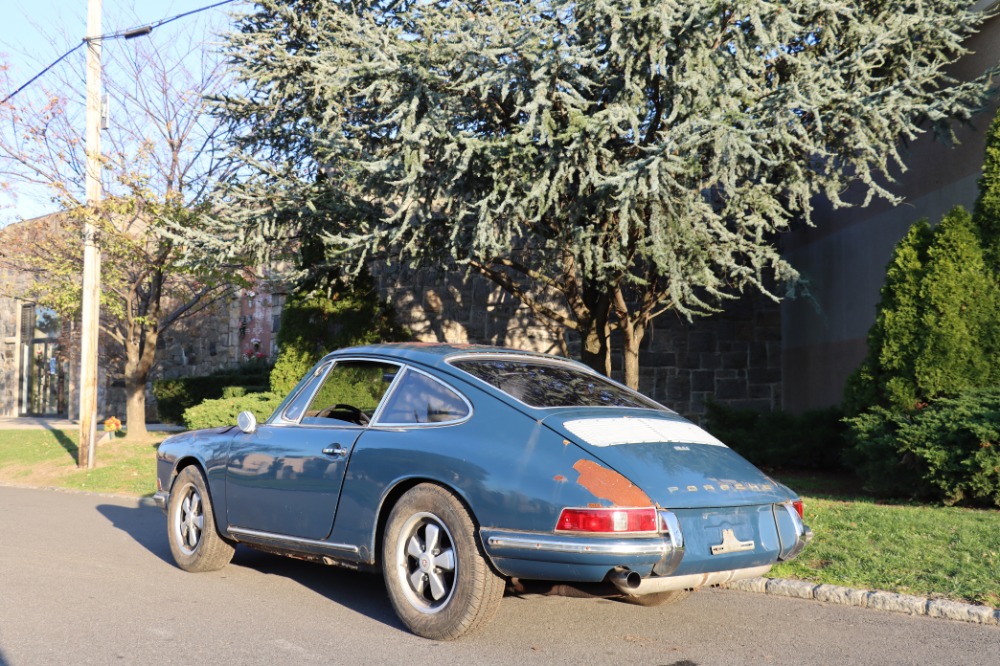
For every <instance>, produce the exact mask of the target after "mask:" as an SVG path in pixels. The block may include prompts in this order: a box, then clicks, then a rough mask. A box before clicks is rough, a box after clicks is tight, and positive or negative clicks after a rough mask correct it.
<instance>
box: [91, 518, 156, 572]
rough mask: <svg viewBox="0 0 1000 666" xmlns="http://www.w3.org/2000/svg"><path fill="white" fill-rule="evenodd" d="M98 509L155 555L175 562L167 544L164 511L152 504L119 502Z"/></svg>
mask: <svg viewBox="0 0 1000 666" xmlns="http://www.w3.org/2000/svg"><path fill="white" fill-rule="evenodd" d="M97 511H98V512H99V513H100V514H101V515H102V516H104V517H105V518H107V519H108V520H109V521H111V524H112V525H114V526H115V527H117V528H118V529H120V530H121V531H122V532H125V533H126V534H128V535H129V536H130V537H132V538H133V539H135V540H136V542H137V543H138V544H139V545H140V546H142V547H143V548H145V549H146V550H148V551H149V552H151V553H152V554H153V555H156V556H157V557H158V558H160V559H161V560H163V561H164V562H167V563H168V564H171V565H172V564H173V563H174V558H173V557H172V556H171V555H170V546H169V545H168V544H167V530H166V522H165V521H164V517H163V512H162V511H160V510H159V509H157V508H156V507H152V506H121V505H119V504H101V505H100V506H98V507H97Z"/></svg>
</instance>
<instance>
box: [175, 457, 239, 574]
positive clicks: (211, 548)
mask: <svg viewBox="0 0 1000 666" xmlns="http://www.w3.org/2000/svg"><path fill="white" fill-rule="evenodd" d="M167 541H169V543H170V553H171V554H172V555H173V556H174V561H175V562H177V566H179V567H180V568H181V569H184V570H185V571H193V572H201V571H216V570H218V569H221V568H222V567H224V566H226V565H227V564H229V562H230V560H232V559H233V552H234V551H235V550H236V549H235V547H234V545H233V544H232V543H231V542H230V541H228V540H226V539H224V538H222V536H221V535H220V534H219V533H218V531H217V530H216V527H215V512H214V511H213V510H212V500H211V498H210V497H209V494H208V488H207V487H206V484H205V477H204V476H202V474H201V470H199V469H198V468H197V467H195V466H193V465H192V466H190V467H185V468H184V469H183V470H181V473H180V474H178V475H177V479H176V480H175V481H174V485H173V487H172V488H171V490H170V501H169V503H168V504H167Z"/></svg>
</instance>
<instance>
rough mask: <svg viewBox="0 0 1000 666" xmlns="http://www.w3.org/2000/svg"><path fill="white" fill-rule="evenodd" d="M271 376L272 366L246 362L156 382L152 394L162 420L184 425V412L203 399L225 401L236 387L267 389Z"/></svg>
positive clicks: (251, 390)
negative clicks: (194, 375)
mask: <svg viewBox="0 0 1000 666" xmlns="http://www.w3.org/2000/svg"><path fill="white" fill-rule="evenodd" d="M270 373H271V367H270V366H269V365H266V364H263V363H247V364H244V365H242V366H240V367H238V368H233V369H229V370H220V371H218V372H214V373H212V374H210V375H204V376H199V377H178V378H176V379H160V380H157V381H155V382H153V395H155V396H156V407H157V413H158V415H159V418H160V421H162V422H164V423H183V422H184V410H186V409H188V408H189V407H193V406H195V405H197V404H198V403H200V402H202V401H204V400H209V399H216V398H222V397H224V396H225V395H226V391H227V390H230V389H233V388H234V387H240V388H242V389H243V390H244V392H245V393H251V392H254V391H261V390H264V388H265V387H266V386H267V385H268V378H269V376H270Z"/></svg>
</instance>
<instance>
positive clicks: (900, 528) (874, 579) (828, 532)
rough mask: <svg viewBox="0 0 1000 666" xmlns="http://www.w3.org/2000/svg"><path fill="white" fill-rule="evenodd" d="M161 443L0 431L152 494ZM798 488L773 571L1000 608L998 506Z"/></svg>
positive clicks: (65, 476)
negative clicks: (785, 543) (799, 535)
mask: <svg viewBox="0 0 1000 666" xmlns="http://www.w3.org/2000/svg"><path fill="white" fill-rule="evenodd" d="M162 439H163V436H159V437H157V438H156V441H152V440H150V441H145V442H135V443H133V442H130V441H129V440H128V439H117V440H115V441H113V442H110V443H106V444H102V445H100V446H99V447H98V449H97V455H96V460H97V468H96V469H94V470H91V471H86V470H79V469H77V468H76V450H77V445H76V442H77V435H76V433H75V432H71V431H66V432H63V431H45V430H3V431H0V482H6V483H16V484H23V485H33V486H45V487H59V488H72V489H78V490H88V491H92V492H104V493H116V494H127V495H136V496H147V495H151V494H152V493H153V491H154V490H155V488H156V476H155V474H156V466H155V455H154V452H155V450H156V444H157V443H158V442H159V441H160V440H162ZM776 476H777V477H778V478H779V479H780V480H782V481H784V482H785V483H787V484H788V485H790V486H791V487H792V488H795V489H796V490H797V491H799V492H801V493H802V495H803V498H804V499H805V502H806V523H807V524H808V525H809V526H810V527H812V529H813V532H814V533H815V535H816V536H815V538H814V539H813V541H812V543H810V544H809V546H808V547H807V549H806V550H805V552H804V553H803V554H802V555H800V556H799V558H798V559H796V560H794V561H792V562H789V563H787V564H781V565H779V566H777V567H775V568H774V570H773V571H772V574H771V575H773V576H775V577H781V578H798V579H802V580H808V581H814V582H817V583H830V584H834V585H843V586H846V587H857V588H865V589H878V590H888V591H890V592H900V593H904V594H915V595H919V596H929V597H937V598H946V599H955V600H961V601H969V602H973V603H979V604H985V605H988V606H997V607H1000V511H996V510H975V509H957V508H952V507H942V506H925V505H914V504H905V503H900V504H891V503H879V502H877V501H876V500H873V499H871V498H869V497H865V496H864V494H863V493H862V492H861V491H860V489H859V487H858V486H857V484H856V483H855V482H854V481H852V480H851V479H850V478H847V477H832V476H823V475H806V474H777V475H776Z"/></svg>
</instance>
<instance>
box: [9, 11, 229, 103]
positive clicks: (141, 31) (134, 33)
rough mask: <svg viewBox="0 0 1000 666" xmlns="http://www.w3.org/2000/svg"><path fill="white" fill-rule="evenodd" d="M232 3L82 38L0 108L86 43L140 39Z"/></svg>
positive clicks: (15, 92) (13, 94)
mask: <svg viewBox="0 0 1000 666" xmlns="http://www.w3.org/2000/svg"><path fill="white" fill-rule="evenodd" d="M233 2H236V0H223V1H222V2H216V3H215V4H214V5H208V6H206V7H200V8H198V9H192V10H191V11H188V12H184V13H183V14H177V15H176V16H171V17H169V18H165V19H160V20H159V21H156V22H155V23H147V24H145V25H141V26H137V27H135V28H129V29H127V30H119V31H118V32H112V33H108V34H105V35H100V36H98V37H84V38H83V40H82V41H81V42H80V43H79V44H77V45H76V46H74V47H73V48H71V49H70V50H69V51H66V53H64V54H62V55H61V56H59V57H58V58H56V59H55V60H54V61H53V62H52V64H50V65H49V66H48V67H46V68H45V69H43V70H42V71H40V72H38V74H35V75H34V76H33V77H31V79H30V80H29V81H28V82H27V83H25V84H24V85H22V86H21V87H20V88H18V89H17V90H15V91H14V92H12V93H11V94H9V95H7V96H6V97H4V98H3V101H0V106H3V105H4V104H6V103H7V102H8V101H10V100H12V99H14V97H16V96H17V95H18V93H20V92H21V91H22V90H24V89H25V88H27V87H28V86H30V85H31V84H32V83H34V82H35V81H37V80H38V79H39V78H41V77H42V76H43V75H44V74H45V73H46V72H48V71H49V70H50V69H52V68H53V67H55V66H56V65H58V64H59V63H60V62H62V61H63V60H65V59H66V58H67V57H69V56H70V55H71V54H72V53H73V52H75V51H76V50H77V49H79V48H80V47H81V46H83V45H84V44H87V43H88V42H91V41H95V40H99V39H133V38H135V37H141V36H142V35H148V34H149V33H151V32H153V29H154V28H159V27H160V26H161V25H166V24H167V23H171V22H173V21H176V20H178V19H182V18H184V17H186V16H191V15H192V14H197V13H199V12H204V11H207V10H209V9H215V8H216V7H221V6H222V5H228V4H231V3H233Z"/></svg>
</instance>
